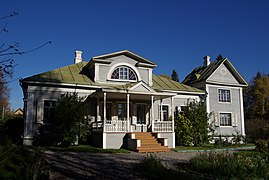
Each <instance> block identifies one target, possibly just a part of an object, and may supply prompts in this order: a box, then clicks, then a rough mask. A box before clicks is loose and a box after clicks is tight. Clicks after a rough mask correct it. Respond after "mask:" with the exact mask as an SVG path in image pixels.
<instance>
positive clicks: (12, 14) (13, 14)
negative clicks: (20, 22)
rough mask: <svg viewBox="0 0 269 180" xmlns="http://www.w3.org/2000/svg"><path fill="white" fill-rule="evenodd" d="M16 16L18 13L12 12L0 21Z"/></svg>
mask: <svg viewBox="0 0 269 180" xmlns="http://www.w3.org/2000/svg"><path fill="white" fill-rule="evenodd" d="M17 15H19V13H17V12H13V13H11V14H10V15H7V16H3V17H0V20H2V19H6V18H10V17H12V16H17Z"/></svg>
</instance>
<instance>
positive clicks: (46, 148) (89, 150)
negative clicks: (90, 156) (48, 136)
mask: <svg viewBox="0 0 269 180" xmlns="http://www.w3.org/2000/svg"><path fill="white" fill-rule="evenodd" d="M31 148H33V149H36V150H44V151H53V152H87V153H111V154H116V153H130V151H128V150H126V149H102V148H96V147H93V146H90V145H78V146H69V147H56V146H33V147H31Z"/></svg>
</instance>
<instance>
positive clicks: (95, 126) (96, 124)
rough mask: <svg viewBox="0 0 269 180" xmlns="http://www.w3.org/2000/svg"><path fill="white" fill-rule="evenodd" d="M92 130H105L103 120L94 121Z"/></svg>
mask: <svg viewBox="0 0 269 180" xmlns="http://www.w3.org/2000/svg"><path fill="white" fill-rule="evenodd" d="M92 130H93V131H96V132H99V131H103V121H97V122H92Z"/></svg>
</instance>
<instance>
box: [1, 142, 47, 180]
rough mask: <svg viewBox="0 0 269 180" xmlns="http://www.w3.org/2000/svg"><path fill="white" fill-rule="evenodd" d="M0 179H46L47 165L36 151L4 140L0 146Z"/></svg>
mask: <svg viewBox="0 0 269 180" xmlns="http://www.w3.org/2000/svg"><path fill="white" fill-rule="evenodd" d="M0 172H1V173H0V179H48V175H49V165H48V164H47V163H46V162H45V161H44V159H43V157H42V156H41V155H40V154H39V153H37V152H31V151H29V150H28V149H26V148H25V147H21V146H18V145H14V144H12V143H11V141H9V142H8V141H6V143H5V144H4V145H1V146H0Z"/></svg>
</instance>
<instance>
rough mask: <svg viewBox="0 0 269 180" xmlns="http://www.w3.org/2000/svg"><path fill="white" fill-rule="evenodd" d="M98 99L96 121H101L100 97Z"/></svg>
mask: <svg viewBox="0 0 269 180" xmlns="http://www.w3.org/2000/svg"><path fill="white" fill-rule="evenodd" d="M96 97H97V106H96V121H100V109H99V108H100V105H99V97H98V96H96Z"/></svg>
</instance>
